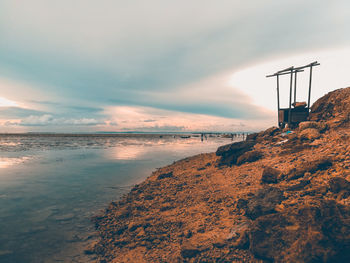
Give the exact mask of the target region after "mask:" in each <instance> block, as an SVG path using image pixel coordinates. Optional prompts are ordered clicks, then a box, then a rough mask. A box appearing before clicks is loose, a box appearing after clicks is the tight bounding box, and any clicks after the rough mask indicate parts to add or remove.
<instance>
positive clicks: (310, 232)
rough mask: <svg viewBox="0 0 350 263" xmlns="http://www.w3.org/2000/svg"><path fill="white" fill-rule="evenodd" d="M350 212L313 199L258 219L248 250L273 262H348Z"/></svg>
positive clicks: (327, 202)
mask: <svg viewBox="0 0 350 263" xmlns="http://www.w3.org/2000/svg"><path fill="white" fill-rule="evenodd" d="M349 216H350V210H349V208H348V207H345V206H342V205H339V204H337V203H336V202H335V201H326V200H317V199H314V200H313V203H312V204H304V205H303V204H300V205H299V206H298V207H297V208H296V209H294V208H289V209H287V210H285V211H283V212H282V213H276V214H270V215H266V216H262V217H259V218H258V219H257V220H255V221H254V222H253V224H252V227H251V231H250V233H249V238H250V248H249V249H250V251H251V252H252V253H254V255H255V256H256V257H259V258H263V259H268V260H274V261H276V262H310V263H311V262H349V259H350V250H349V249H350V240H349V235H350V222H349Z"/></svg>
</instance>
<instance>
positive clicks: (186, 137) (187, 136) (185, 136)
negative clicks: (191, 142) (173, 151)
mask: <svg viewBox="0 0 350 263" xmlns="http://www.w3.org/2000/svg"><path fill="white" fill-rule="evenodd" d="M180 138H181V139H188V138H191V136H190V135H183V136H181V137H180Z"/></svg>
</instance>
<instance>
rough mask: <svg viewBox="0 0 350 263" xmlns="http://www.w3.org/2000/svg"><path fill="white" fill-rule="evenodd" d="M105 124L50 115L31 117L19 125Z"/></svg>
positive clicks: (87, 119) (93, 120) (85, 119)
mask: <svg viewBox="0 0 350 263" xmlns="http://www.w3.org/2000/svg"><path fill="white" fill-rule="evenodd" d="M99 124H104V122H101V121H98V120H95V119H89V118H82V119H65V118H54V117H53V116H52V115H50V114H44V115H39V116H38V115H36V116H35V115H31V116H29V117H27V118H24V119H23V120H21V121H20V122H19V123H17V125H20V126H52V125H63V126H66V125H76V126H90V125H99Z"/></svg>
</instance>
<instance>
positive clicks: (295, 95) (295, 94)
mask: <svg viewBox="0 0 350 263" xmlns="http://www.w3.org/2000/svg"><path fill="white" fill-rule="evenodd" d="M294 74H295V75H294V106H295V103H296V102H297V71H295V72H294Z"/></svg>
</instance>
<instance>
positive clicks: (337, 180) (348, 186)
mask: <svg viewBox="0 0 350 263" xmlns="http://www.w3.org/2000/svg"><path fill="white" fill-rule="evenodd" d="M328 183H329V187H330V190H331V191H332V192H333V193H339V192H341V191H350V182H349V181H348V180H346V179H344V178H343V177H332V178H331V179H329V181H328Z"/></svg>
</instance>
